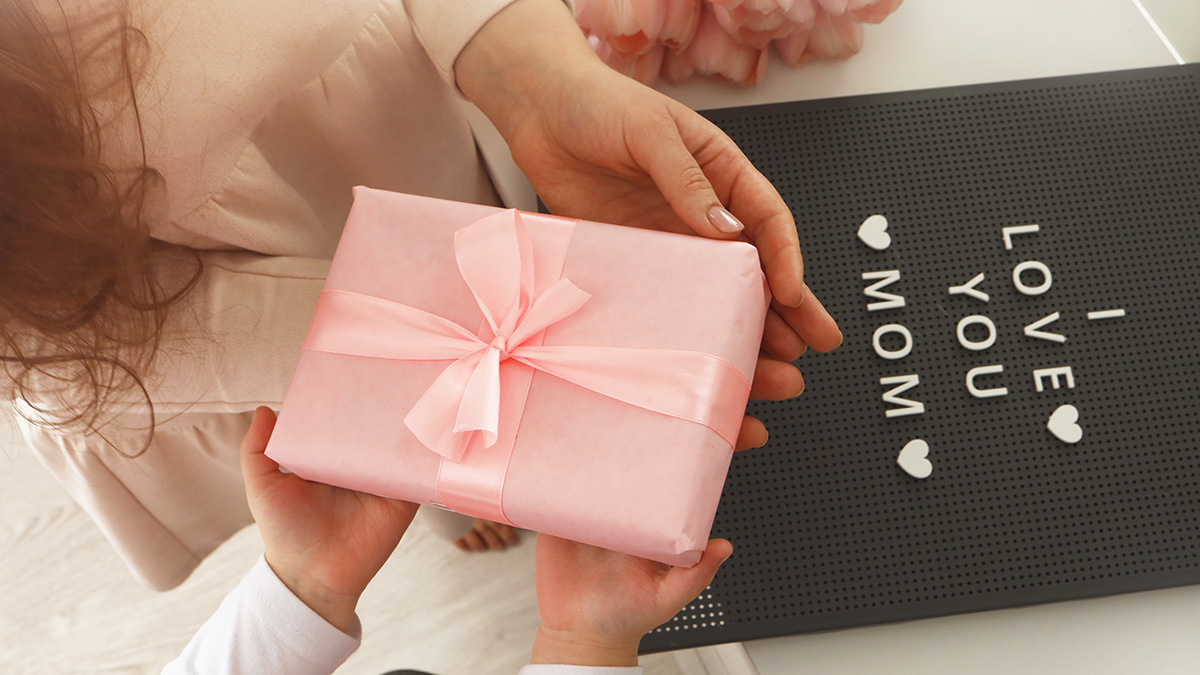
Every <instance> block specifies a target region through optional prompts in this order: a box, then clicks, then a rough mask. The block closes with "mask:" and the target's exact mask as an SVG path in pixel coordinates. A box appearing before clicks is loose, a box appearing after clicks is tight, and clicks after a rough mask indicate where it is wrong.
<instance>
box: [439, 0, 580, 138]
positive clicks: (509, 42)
mask: <svg viewBox="0 0 1200 675" xmlns="http://www.w3.org/2000/svg"><path fill="white" fill-rule="evenodd" d="M603 65H604V64H603V63H601V61H600V60H599V58H597V57H596V55H595V53H594V52H593V51H592V49H591V47H590V46H589V45H588V43H587V40H586V39H585V38H584V35H583V31H582V30H581V29H580V28H579V26H578V24H576V23H575V19H574V17H573V16H571V12H570V10H569V9H568V8H567V7H566V6H565V5H564V4H563V3H562V2H561V1H560V0H517V1H516V2H514V3H512V4H511V5H509V6H508V7H505V8H504V9H502V10H500V12H498V13H497V14H496V15H495V16H494V17H492V19H491V20H490V21H488V22H487V23H486V24H484V26H483V27H482V28H481V29H480V30H479V32H478V33H476V34H475V37H473V38H472V39H471V41H470V42H469V43H467V46H466V47H465V48H464V49H463V51H462V53H461V54H459V57H458V60H457V61H456V62H455V65H454V73H455V79H456V81H457V82H458V86H459V89H461V90H462V92H463V94H464V95H465V96H466V97H467V98H468V99H469V100H470V101H471V102H472V103H474V104H475V105H476V106H478V107H479V109H480V110H482V111H483V113H484V114H485V115H487V117H488V118H489V119H490V120H491V121H492V123H493V124H495V125H496V128H497V129H498V130H499V131H500V133H501V135H503V136H504V137H505V138H506V139H507V138H509V134H510V131H511V130H512V129H513V128H514V127H516V126H518V125H519V123H520V120H522V119H524V118H525V117H527V116H528V114H529V111H530V110H531V109H532V108H533V107H534V106H535V105H536V102H537V100H538V99H540V98H541V97H543V96H544V95H545V94H546V93H547V90H548V89H549V87H548V85H549V84H552V83H554V82H556V81H558V80H560V79H561V78H562V77H564V76H567V75H570V74H574V73H577V72H578V71H580V70H586V69H587V68H589V67H593V66H601V67H603Z"/></svg>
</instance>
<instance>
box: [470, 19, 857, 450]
mask: <svg viewBox="0 0 1200 675" xmlns="http://www.w3.org/2000/svg"><path fill="white" fill-rule="evenodd" d="M455 73H456V75H457V80H458V83H459V86H460V88H461V89H462V90H463V92H464V93H465V94H466V95H467V97H468V98H470V99H471V100H472V101H473V102H475V104H476V105H478V106H479V108H480V109H481V110H483V112H484V113H485V114H486V115H487V116H488V117H489V119H491V120H492V122H493V123H495V124H496V127H497V128H498V129H499V130H500V133H501V135H502V136H504V138H505V140H506V141H507V142H508V145H509V147H510V148H511V149H512V153H513V157H514V159H515V160H516V162H517V165H518V166H519V167H520V168H521V170H522V171H523V172H524V173H525V175H526V176H527V177H528V178H529V180H530V182H531V183H532V184H533V187H534V188H535V189H536V190H537V193H538V195H539V196H540V197H541V198H542V200H543V201H544V202H545V204H546V206H547V207H548V208H549V209H550V210H551V211H552V212H554V213H556V214H560V215H565V216H572V217H577V218H583V219H588V220H597V221H603V222H611V223H620V224H624V225H631V226H634V227H645V228H651V229H658V230H665V231H672V232H690V233H695V234H698V235H701V236H707V237H713V238H721V239H735V238H744V239H746V240H748V241H750V242H751V243H753V244H754V245H755V246H756V247H757V248H758V252H759V256H760V258H761V259H762V264H763V269H764V270H765V272H766V275H767V280H768V282H769V283H770V286H771V292H772V295H773V296H774V301H773V302H772V305H771V311H770V312H769V313H768V316H767V320H766V326H765V329H764V335H763V358H761V359H760V361H759V364H758V368H757V369H756V371H755V377H754V383H753V385H754V386H753V389H752V391H751V396H752V397H753V398H765V399H785V398H791V397H793V396H796V395H797V394H799V393H800V392H801V391H802V390H803V387H804V383H803V380H802V378H801V377H800V372H799V371H798V370H797V369H796V368H794V367H793V366H791V365H790V362H791V361H794V360H796V359H798V358H799V357H800V355H801V354H803V353H804V351H805V349H806V348H807V347H809V346H811V347H812V348H814V349H816V350H818V351H828V350H830V349H833V348H835V347H837V346H838V345H839V344H841V340H842V335H841V332H840V331H839V330H838V327H837V324H836V322H835V321H834V320H833V318H832V317H830V315H829V313H828V312H826V311H825V308H824V307H822V305H821V303H820V301H819V300H817V299H816V297H814V296H813V294H812V293H811V292H810V291H809V290H808V287H807V286H806V285H805V284H804V282H803V262H802V259H801V256H800V245H799V241H798V239H797V236H796V226H795V222H794V220H793V219H792V215H791V212H790V210H789V209H788V207H787V205H786V204H785V203H784V201H783V199H782V198H781V197H780V196H779V193H778V192H776V190H775V189H774V187H772V186H771V184H770V182H769V181H767V179H766V178H765V177H764V176H763V175H762V174H761V173H759V172H758V170H757V169H755V168H754V166H753V165H752V164H751V163H750V161H749V160H748V159H747V158H746V156H745V155H743V154H742V152H741V150H739V149H738V148H737V145H736V144H735V143H734V142H733V141H732V140H731V139H730V138H729V137H728V136H726V135H725V134H724V133H723V132H721V131H720V130H719V129H718V128H717V127H716V126H714V125H713V124H712V123H710V122H708V121H707V120H705V119H704V118H703V117H701V116H700V115H698V114H696V113H695V112H693V111H691V110H689V109H688V108H686V107H685V106H683V105H681V104H679V103H678V102H676V101H674V100H672V99H670V98H668V97H666V96H663V95H662V94H659V93H658V92H656V91H654V90H652V89H649V88H647V87H644V86H642V85H640V84H638V83H636V82H634V81H633V80H630V79H629V78H626V77H624V76H623V75H620V74H619V73H616V72H614V71H612V70H611V69H609V68H608V67H607V66H605V65H604V64H603V63H601V62H600V60H599V59H598V58H597V57H596V56H595V54H594V53H593V52H592V51H591V48H590V47H589V46H588V44H587V42H586V41H585V40H584V39H583V35H582V33H581V32H580V30H579V28H578V26H576V24H575V22H574V20H573V19H572V18H571V15H570V12H569V11H567V10H566V9H565V8H564V7H563V6H562V3H561V2H559V1H558V0H518V2H516V3H514V4H512V5H511V6H509V7H508V8H506V9H504V10H502V11H501V12H500V13H499V14H497V15H496V16H495V17H494V18H493V19H492V20H491V21H489V22H488V23H487V24H486V25H485V26H484V27H483V29H481V30H480V31H479V33H478V34H476V36H475V37H474V39H472V41H471V43H469V44H468V45H467V47H466V49H464V50H463V52H462V54H461V55H460V56H459V59H458V62H457V64H456V65H455ZM765 441H766V430H765V429H764V428H763V426H762V424H761V423H759V422H758V421H757V420H751V419H749V418H747V420H746V421H745V422H744V423H743V425H742V433H741V435H740V437H739V439H738V447H739V448H744V447H756V446H758V445H761V444H762V443H764V442H765Z"/></svg>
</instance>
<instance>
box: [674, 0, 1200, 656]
mask: <svg viewBox="0 0 1200 675" xmlns="http://www.w3.org/2000/svg"><path fill="white" fill-rule="evenodd" d="M1181 1H1194V0H1181ZM1196 30H1197V31H1200V26H1197V27H1196ZM1175 62H1176V59H1175V58H1174V56H1173V54H1172V53H1171V52H1170V51H1169V50H1168V48H1167V47H1166V46H1165V45H1164V43H1163V42H1162V41H1161V40H1160V38H1159V36H1158V35H1157V33H1156V31H1155V30H1154V29H1153V27H1152V26H1151V24H1150V23H1148V22H1147V20H1146V18H1145V17H1144V16H1143V14H1142V12H1141V11H1140V9H1139V7H1138V6H1137V4H1135V2H1134V1H1133V0H1042V1H1040V2H1037V1H1031V0H907V1H906V2H905V4H904V5H903V6H902V7H901V8H900V10H899V11H898V12H897V13H896V14H895V15H893V16H892V17H890V18H889V19H888V20H887V21H886V22H884V24H882V25H881V26H877V27H868V28H867V33H866V43H865V45H864V47H863V51H862V52H861V53H860V54H858V55H857V56H855V57H853V58H851V59H849V60H847V61H841V62H827V63H816V64H809V65H806V66H804V67H803V68H800V69H798V70H790V69H788V68H786V67H785V66H782V65H781V64H779V63H777V62H776V63H773V64H772V68H771V70H770V72H769V73H768V75H767V77H766V79H765V82H764V84H763V85H762V86H760V87H759V88H758V89H754V90H744V89H740V88H734V87H726V86H720V85H716V84H713V83H711V82H693V83H687V84H685V85H684V86H681V87H663V90H664V91H665V92H666V93H668V94H670V95H672V96H674V97H675V98H677V99H678V100H680V101H682V102H684V103H686V104H687V105H689V106H691V107H693V108H696V109H708V108H722V107H731V106H739V105H750V104H755V103H773V102H778V101H788V100H803V99H813V98H826V97H833V96H848V95H856V94H871V93H881V92H889V91H904V90H911V89H923V88H929V87H943V86H957V85H963V84H976V83H981V82H998V81H1004V80H1017V79H1026V78H1035V77H1049V76H1056V75H1072V74H1078V73H1088V72H1099V71H1105V70H1121V69H1127V68H1140V67H1148V66H1160V65H1169V64H1172V63H1175ZM1198 632H1200V587H1185V588H1175V589H1167V590H1162V591H1153V592H1146V593H1135V594H1127V595H1120V596H1112V597H1106V598H1099V599H1093V600H1081V601H1073V602H1061V603H1054V604H1049V605H1041V606H1035V607H1024V608H1017V609H1009V610H997V611H990V612H979V613H974V614H968V615H961V616H952V617H943V618H937V619H928V620H923V621H910V622H905V623H900V624H892V625H885V626H875V627H867V628H856V629H848V630H841V631H834V632H829V633H822V634H815V635H801V636H790V637H784V638H775V639H768V640H755V641H750V642H747V643H745V644H744V647H745V649H746V652H747V653H748V654H749V656H750V660H751V661H753V663H754V666H755V667H756V668H757V671H758V673H760V674H761V675H784V674H786V675H802V674H809V673H812V674H821V675H843V674H845V675H849V674H851V673H853V674H855V675H861V674H863V673H887V674H889V675H904V674H908V673H912V674H917V673H920V674H921V675H936V674H940V673H947V674H948V673H955V674H959V673H971V674H989V673H997V674H998V673H1005V674H1009V673H1021V674H1023V675H1037V674H1043V673H1044V674H1047V675H1049V674H1051V673H1054V674H1056V675H1057V674H1061V673H1088V674H1090V675H1094V674H1106V673H1114V674H1115V673H1121V674H1125V673H1155V674H1158V673H1200V639H1197V637H1196V634H1197V633H1198Z"/></svg>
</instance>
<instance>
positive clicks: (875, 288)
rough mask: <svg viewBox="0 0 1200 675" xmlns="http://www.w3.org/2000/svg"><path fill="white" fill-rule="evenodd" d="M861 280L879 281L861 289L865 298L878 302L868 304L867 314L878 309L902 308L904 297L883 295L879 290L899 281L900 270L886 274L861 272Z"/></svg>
mask: <svg viewBox="0 0 1200 675" xmlns="http://www.w3.org/2000/svg"><path fill="white" fill-rule="evenodd" d="M862 278H863V279H866V280H867V281H872V280H875V279H878V280H879V281H876V282H875V283H873V284H871V285H870V286H867V287H866V288H864V289H863V293H865V294H866V295H867V296H869V297H872V298H875V299H876V300H879V301H880V302H872V303H870V304H868V305H867V311H868V312H874V311H876V310H879V309H896V308H899V307H903V306H904V296H902V295H892V294H891V293H884V292H882V291H880V290H879V289H881V288H883V287H884V286H889V285H891V284H894V283H896V282H897V281H900V270H888V271H886V272H863V275H862Z"/></svg>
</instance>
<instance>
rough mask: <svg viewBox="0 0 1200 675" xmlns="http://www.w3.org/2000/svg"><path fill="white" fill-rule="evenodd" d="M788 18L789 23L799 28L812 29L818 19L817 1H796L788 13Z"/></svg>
mask: <svg viewBox="0 0 1200 675" xmlns="http://www.w3.org/2000/svg"><path fill="white" fill-rule="evenodd" d="M787 18H788V21H791V22H792V23H795V24H797V25H799V26H807V27H811V26H812V23H813V21H814V20H815V19H816V18H817V3H816V0H796V2H795V4H793V5H792V8H791V9H789V10H788V11H787Z"/></svg>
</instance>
